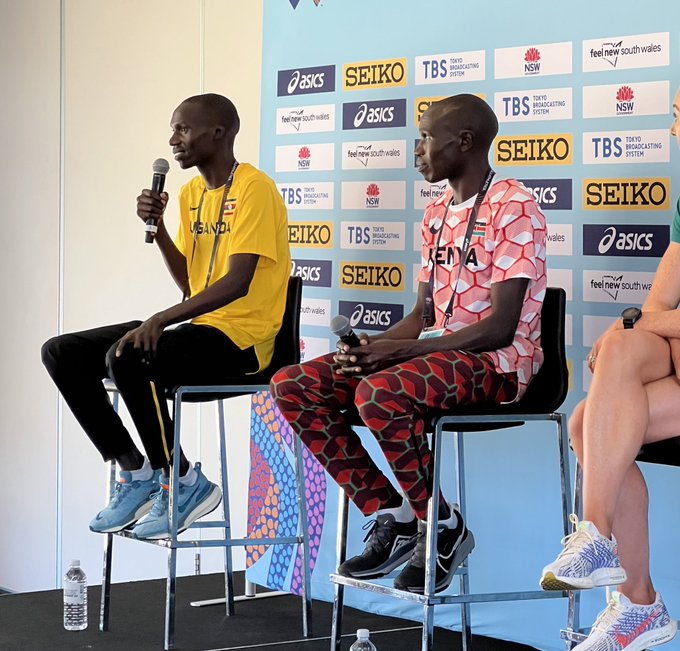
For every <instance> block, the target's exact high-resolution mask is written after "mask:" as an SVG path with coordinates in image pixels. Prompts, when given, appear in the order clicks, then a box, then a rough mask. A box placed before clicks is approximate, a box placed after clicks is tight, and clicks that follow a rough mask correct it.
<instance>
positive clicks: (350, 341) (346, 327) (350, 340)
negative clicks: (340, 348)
mask: <svg viewBox="0 0 680 651" xmlns="http://www.w3.org/2000/svg"><path fill="white" fill-rule="evenodd" d="M331 332H332V333H333V334H334V335H335V336H336V337H337V338H338V339H339V340H340V341H342V342H343V343H345V344H347V345H348V346H349V347H350V348H357V347H358V346H361V341H359V337H357V336H356V334H354V330H352V326H351V325H350V323H349V319H348V318H347V317H346V316H343V315H342V314H338V315H337V316H334V317H333V319H332V320H331Z"/></svg>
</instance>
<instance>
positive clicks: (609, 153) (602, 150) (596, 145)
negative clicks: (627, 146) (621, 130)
mask: <svg viewBox="0 0 680 651" xmlns="http://www.w3.org/2000/svg"><path fill="white" fill-rule="evenodd" d="M591 142H592V143H593V151H594V153H595V158H612V157H613V158H621V156H622V155H623V148H622V147H621V143H622V142H623V141H622V140H621V138H620V137H619V136H616V137H615V138H609V137H607V136H603V137H601V138H600V137H594V138H591Z"/></svg>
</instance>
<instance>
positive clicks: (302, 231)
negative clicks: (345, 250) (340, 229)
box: [288, 222, 333, 248]
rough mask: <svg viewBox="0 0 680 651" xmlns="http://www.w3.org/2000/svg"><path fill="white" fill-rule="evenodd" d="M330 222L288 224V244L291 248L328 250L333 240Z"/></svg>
mask: <svg viewBox="0 0 680 651" xmlns="http://www.w3.org/2000/svg"><path fill="white" fill-rule="evenodd" d="M332 234H333V231H332V224H331V223H330V222H289V223H288V243H289V244H291V246H319V247H323V248H330V246H331V244H332V238H333V235H332Z"/></svg>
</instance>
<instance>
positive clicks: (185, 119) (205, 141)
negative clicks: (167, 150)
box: [169, 102, 217, 169]
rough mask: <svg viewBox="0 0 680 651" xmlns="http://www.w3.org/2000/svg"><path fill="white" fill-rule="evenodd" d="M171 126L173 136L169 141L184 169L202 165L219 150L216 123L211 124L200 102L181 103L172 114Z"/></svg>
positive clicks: (176, 158)
mask: <svg viewBox="0 0 680 651" xmlns="http://www.w3.org/2000/svg"><path fill="white" fill-rule="evenodd" d="M170 128H171V129H172V136H170V141H169V143H170V146H171V147H172V153H173V154H174V155H175V160H176V161H177V162H178V163H179V165H180V167H181V168H182V169H187V168H188V167H193V166H194V165H200V164H201V163H203V162H205V161H207V160H209V159H210V158H212V157H213V155H214V154H215V152H216V151H217V143H216V140H215V137H214V136H215V128H216V125H214V124H209V120H208V119H207V117H206V114H205V112H203V111H202V110H201V106H200V105H199V104H196V103H193V102H189V103H186V102H185V103H183V104H180V105H179V106H178V107H177V108H176V109H175V112H174V113H173V114H172V119H171V121H170Z"/></svg>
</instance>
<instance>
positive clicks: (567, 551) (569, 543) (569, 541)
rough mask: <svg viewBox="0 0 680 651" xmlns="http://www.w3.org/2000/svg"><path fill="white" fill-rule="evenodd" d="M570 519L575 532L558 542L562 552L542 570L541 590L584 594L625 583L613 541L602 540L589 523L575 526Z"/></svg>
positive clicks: (573, 517)
mask: <svg viewBox="0 0 680 651" xmlns="http://www.w3.org/2000/svg"><path fill="white" fill-rule="evenodd" d="M570 519H571V521H572V522H573V523H574V524H575V525H576V530H575V531H574V533H572V534H570V535H568V536H567V537H566V538H564V539H563V540H562V544H563V545H564V549H563V550H562V551H561V553H560V555H559V556H558V557H557V558H556V559H555V560H554V561H553V562H552V563H550V565H546V566H545V567H544V568H543V574H542V575H541V582H540V584H541V588H543V590H560V591H562V590H586V589H588V588H595V587H598V586H605V585H618V584H620V583H625V581H626V572H625V570H624V569H623V568H622V567H621V562H620V561H619V555H618V547H617V545H616V538H614V536H612V539H611V540H609V538H605V537H604V536H603V535H602V534H600V532H599V531H598V530H597V527H596V526H595V525H594V524H593V523H592V522H588V521H587V520H583V521H581V522H579V521H578V518H577V517H576V516H575V515H574V514H573V513H572V515H571V516H570Z"/></svg>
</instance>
